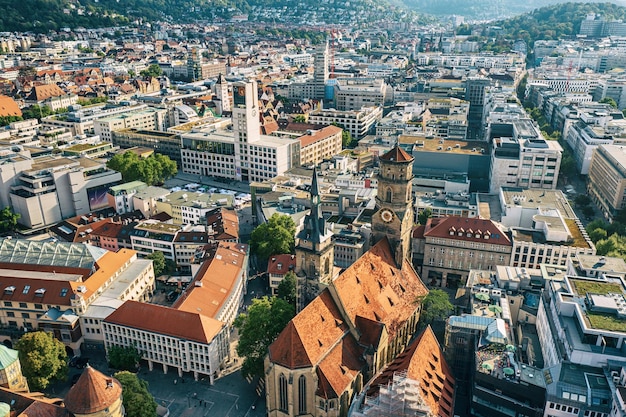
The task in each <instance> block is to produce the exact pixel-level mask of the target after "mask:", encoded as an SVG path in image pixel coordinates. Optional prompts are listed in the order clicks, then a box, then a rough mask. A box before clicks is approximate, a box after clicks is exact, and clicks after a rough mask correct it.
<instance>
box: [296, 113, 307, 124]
mask: <svg viewBox="0 0 626 417" xmlns="http://www.w3.org/2000/svg"><path fill="white" fill-rule="evenodd" d="M293 121H294V122H296V123H306V116H305V115H304V114H296V115H295V116H293Z"/></svg>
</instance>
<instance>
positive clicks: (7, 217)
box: [0, 206, 21, 233]
mask: <svg viewBox="0 0 626 417" xmlns="http://www.w3.org/2000/svg"><path fill="white" fill-rule="evenodd" d="M20 217H21V216H20V214H19V213H14V212H13V209H12V208H11V207H8V206H7V207H5V208H3V209H2V211H0V233H7V232H12V231H14V230H15V228H16V227H17V221H18V220H19V219H20Z"/></svg>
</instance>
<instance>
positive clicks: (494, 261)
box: [414, 217, 512, 288]
mask: <svg viewBox="0 0 626 417" xmlns="http://www.w3.org/2000/svg"><path fill="white" fill-rule="evenodd" d="M414 246H416V247H417V248H418V249H416V251H415V253H416V259H415V260H414V261H415V263H416V265H422V270H421V274H422V276H423V277H424V280H425V282H426V283H427V284H428V285H429V286H431V287H448V288H457V287H459V286H461V285H462V283H463V282H466V281H467V277H468V275H469V272H470V270H472V269H486V270H494V269H495V267H496V265H508V264H509V261H510V259H511V247H512V242H511V240H510V239H509V237H508V235H507V234H506V233H505V232H504V231H502V230H501V229H500V227H499V226H498V225H497V224H496V223H495V222H493V221H491V220H484V219H479V218H473V219H470V218H466V217H442V218H431V219H428V222H427V223H426V225H425V226H420V227H418V228H417V229H416V230H415V232H414Z"/></svg>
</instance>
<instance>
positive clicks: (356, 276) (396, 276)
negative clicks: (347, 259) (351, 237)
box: [332, 238, 428, 338]
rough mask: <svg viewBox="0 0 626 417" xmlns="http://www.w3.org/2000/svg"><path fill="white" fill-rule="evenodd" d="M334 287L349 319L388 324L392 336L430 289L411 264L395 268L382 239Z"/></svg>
mask: <svg viewBox="0 0 626 417" xmlns="http://www.w3.org/2000/svg"><path fill="white" fill-rule="evenodd" d="M332 285H333V286H334V287H335V290H336V291H337V295H338V297H339V298H340V299H341V301H342V304H343V308H344V311H345V312H346V314H347V315H348V319H349V320H350V321H351V322H352V323H353V324H355V325H356V319H357V317H359V316H361V317H364V318H367V319H369V320H370V321H371V322H380V323H382V324H384V325H385V327H386V328H387V332H388V333H389V335H390V337H391V338H392V337H394V335H395V332H396V330H397V329H398V327H399V326H401V325H402V324H403V323H404V322H405V321H406V320H407V319H408V318H409V317H411V315H413V313H414V312H415V310H416V309H417V306H416V305H415V299H416V298H417V297H419V296H423V295H426V294H428V289H427V288H426V286H425V285H424V283H423V282H422V280H421V279H420V277H419V276H418V275H417V273H416V272H415V270H414V269H413V267H412V266H411V264H410V263H409V262H408V261H407V260H405V261H404V264H403V265H402V269H398V268H397V267H396V264H395V261H394V258H393V255H392V253H391V248H390V247H389V242H388V241H387V239H386V238H385V239H381V240H380V241H379V242H378V243H376V245H374V246H373V247H372V248H371V249H370V250H369V251H368V252H366V253H365V254H364V255H363V256H361V258H359V259H358V260H357V261H356V262H355V263H353V264H352V265H351V266H350V267H349V268H348V269H346V270H345V271H344V272H343V273H342V274H341V275H340V276H339V277H338V278H337V279H336V280H335V281H333V283H332Z"/></svg>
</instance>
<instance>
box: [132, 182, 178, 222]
mask: <svg viewBox="0 0 626 417" xmlns="http://www.w3.org/2000/svg"><path fill="white" fill-rule="evenodd" d="M169 193H170V190H168V189H165V188H161V187H154V186H149V187H146V188H144V189H142V190H138V191H137V192H135V193H134V194H133V196H132V198H133V202H132V207H134V209H135V210H139V211H141V214H143V217H145V218H146V219H149V218H150V217H152V216H154V215H155V214H157V213H158V212H159V210H158V207H157V201H158V200H159V199H161V198H162V197H165V196H166V195H168V194H169Z"/></svg>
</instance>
